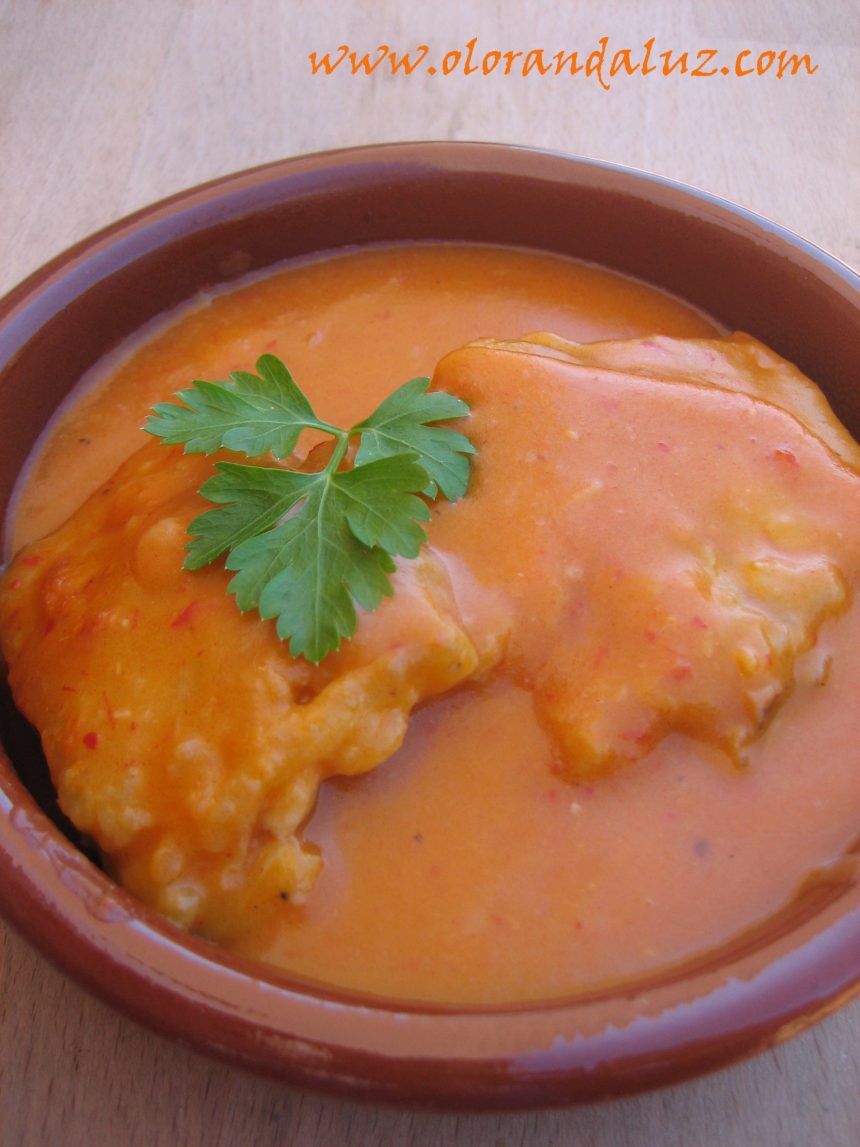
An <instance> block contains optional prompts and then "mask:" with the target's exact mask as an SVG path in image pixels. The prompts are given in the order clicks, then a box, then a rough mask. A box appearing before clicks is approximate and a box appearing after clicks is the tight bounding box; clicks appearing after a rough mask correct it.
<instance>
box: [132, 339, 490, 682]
mask: <svg viewBox="0 0 860 1147" xmlns="http://www.w3.org/2000/svg"><path fill="white" fill-rule="evenodd" d="M429 386H430V380H429V379H427V378H413V379H411V380H410V381H409V382H406V383H404V384H403V386H401V387H399V388H398V389H397V390H395V391H394V392H393V393H392V394H390V395H389V396H388V397H387V398H386V399H385V400H384V401H383V402H382V403H381V404H380V405H379V406H378V407H377V408H376V410H374V412H373V413H372V414H371V415H370V416H369V417H368V418H365V419H364V420H363V421H362V422H358V423H356V425H355V426H352V427H350V429H348V430H342V429H340V428H339V427H337V426H333V425H331V424H330V423H328V422H324V421H322V420H321V419H319V418H318V417H317V416H316V414H315V413H314V410H313V408H312V406H311V404H310V402H309V401H308V399H307V397H306V396H305V395H304V393H303V392H302V390H301V389H300V388H299V386H298V385H297V384H296V382H295V380H294V379H293V377H292V375H291V374H290V372H289V371H288V370H287V368H286V366H284V364H283V363H282V362H281V361H280V359H278V358H276V357H275V356H274V355H271V354H266V355H263V356H262V357H261V358H260V359H258V361H257V374H251V373H250V372H248V371H234V372H233V373H232V374H231V375H230V379H229V381H226V382H206V381H203V380H197V381H195V382H193V383H192V384H191V386H190V387H188V388H187V389H184V390H181V391H179V393H178V394H177V395H176V397H177V398H178V399H179V402H178V403H176V402H161V403H158V404H157V405H156V406H154V407H153V412H152V414H151V415H150V417H149V418H148V419H147V422H146V425H145V427H144V429H145V430H147V431H148V432H149V433H150V434H154V435H155V436H157V437H158V438H161V439H162V440H163V441H164V442H165V443H167V444H170V445H182V446H184V448H185V452H186V453H192V454H212V453H214V452H215V451H216V450H222V449H223V450H230V451H234V452H236V453H239V454H244V455H245V456H246V457H248V458H260V457H262V456H265V455H271V456H272V457H273V458H274V459H276V460H278V459H283V458H287V457H288V456H289V455H290V454H291V453H292V452H293V451H294V450H295V448H296V445H297V444H298V441H299V438H300V436H301V434H302V432H303V431H305V430H313V431H317V432H322V433H324V434H326V435H330V436H331V437H332V438H333V439H334V443H333V449H332V451H331V455H330V457H329V459H328V461H327V463H326V464H325V466H324V467H323V469H321V470H319V471H316V472H312V473H307V472H305V471H302V470H288V469H284V468H282V467H274V466H264V465H259V464H254V465H244V464H241V463H236V462H218V463H216V464H215V469H216V470H217V474H216V475H215V476H214V477H213V478H211V479H210V480H209V481H208V482H206V483H205V484H204V485H203V486H202V487H201V489H200V493H201V494H202V495H203V496H204V497H205V498H207V499H208V500H209V501H211V502H214V503H215V504H216V506H217V508H216V509H213V510H208V511H206V513H204V514H201V515H200V516H199V517H197V518H195V519H194V520H193V521H192V522H191V523H190V525H189V527H188V533H189V535H191V541H190V542H189V544H188V547H187V551H188V553H187V557H186V559H185V568H186V569H191V570H196V569H200V568H202V567H203V566H206V565H208V564H209V563H210V562H213V561H215V559H216V558H218V557H220V556H221V555H222V554H224V553H228V557H227V560H226V567H227V569H229V570H232V571H234V573H235V576H234V577H233V578H232V580H231V581H230V584H229V587H228V588H229V590H230V592H231V593H232V594H233V595H234V596H235V598H236V602H237V604H238V606H239V608H240V609H241V610H243V611H246V610H251V609H257V610H258V611H259V613H260V615H261V617H263V618H267V619H268V618H276V619H277V632H278V636H279V637H280V638H281V639H282V640H289V642H290V653H291V654H292V655H293V656H294V657H298V656H304V657H305V658H307V660H309V661H313V662H319V661H321V660H322V659H323V658H324V657H325V656H326V654H327V653H330V652H331V651H332V650H335V649H337V648H338V646H339V645H340V643H341V641H342V640H343V639H344V638H346V637H351V636H352V635H353V633H354V632H355V629H356V626H357V624H358V621H357V616H356V610H355V606H356V604H357V605H359V606H361V607H362V608H364V609H366V610H373V609H376V608H377V606H378V605H379V603H380V602H381V600H382V598H383V597H386V596H389V595H390V594H391V593H392V592H393V591H392V587H391V581H390V575H391V574H392V573H393V572H394V569H395V561H394V559H395V557H398V556H400V557H405V558H414V557H416V556H417V554H418V551H419V549H420V548H421V546H422V544H423V543H424V542H425V541H426V540H427V535H426V533H425V532H424V529H423V527H422V525H421V523H422V522H426V521H428V520H429V518H430V510H429V508H428V506H427V501H426V500H425V499H430V500H433V499H435V498H437V497H438V496H440V495H441V496H443V497H445V498H447V499H448V500H450V501H455V500H456V499H457V498H461V497H462V496H463V495H464V494H465V492H466V489H467V486H468V483H469V455H470V454H474V453H475V448H474V446H473V445H472V443H471V442H470V441H469V439H468V438H467V437H466V436H465V435H463V434H461V433H460V432H459V431H457V430H453V429H452V428H451V427H448V426H440V425H438V424H439V423H440V422H447V421H450V420H452V419H458V418H463V417H464V416H465V415H466V414H468V412H469V407H468V405H467V404H466V403H465V402H463V400H462V399H460V398H457V397H455V396H454V395H451V394H446V393H444V392H442V391H430V390H429V389H428V388H429ZM356 439H357V443H358V448H357V450H356V451H355V455H354V460H353V465H352V467H351V468H348V469H342V468H341V465H342V463H343V461H344V459H345V458H346V457H347V451H348V449H349V447H350V444H351V443H352V442H353V441H354V440H356ZM422 495H423V497H422Z"/></svg>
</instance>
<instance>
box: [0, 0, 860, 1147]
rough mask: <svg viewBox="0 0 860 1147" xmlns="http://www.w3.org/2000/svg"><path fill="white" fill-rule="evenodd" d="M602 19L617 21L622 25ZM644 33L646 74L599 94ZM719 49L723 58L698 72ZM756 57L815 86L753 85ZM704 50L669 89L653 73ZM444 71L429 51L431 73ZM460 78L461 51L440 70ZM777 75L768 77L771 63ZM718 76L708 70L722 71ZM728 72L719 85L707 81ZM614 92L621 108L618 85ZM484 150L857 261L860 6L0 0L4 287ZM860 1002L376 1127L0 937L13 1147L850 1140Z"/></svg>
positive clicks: (0, 1097)
mask: <svg viewBox="0 0 860 1147" xmlns="http://www.w3.org/2000/svg"><path fill="white" fill-rule="evenodd" d="M610 9H611V12H610V11H609V10H610ZM473 37H477V40H476V43H475V45H474V48H473V52H476V53H477V56H473V60H474V59H478V60H480V59H481V58H483V55H484V54H485V53H487V52H490V51H492V50H494V49H497V50H500V51H502V52H504V51H518V50H520V51H523V52H527V51H528V50H529V49H532V48H537V47H542V48H543V49H544V52H545V53H546V55H547V56H552V55H553V54H554V53H555V52H558V51H561V50H563V51H565V52H569V51H572V50H573V49H578V51H579V52H580V55H581V58H582V59H585V58H586V57H587V55H588V53H590V52H592V51H594V50H596V49H599V47H600V41H601V38H602V37H608V41H607V44H606V49H605V51H606V56H605V64H604V68H603V70H602V71H601V70H598V69H597V68H596V64H595V65H594V66H593V68H592V73H591V74H590V75H586V74H585V73H582V74H579V75H577V76H553V75H545V76H542V75H540V74H539V73H537V72H536V71H533V72H532V73H531V74H528V75H522V74H516V73H515V69H514V70H512V73H511V74H510V75H504V74H503V73H502V72H501V71H499V70H498V68H497V70H496V71H495V72H493V73H491V74H490V75H484V74H483V73H482V72H480V71H479V72H478V73H473V74H470V75H464V74H463V73H462V70H458V71H455V72H452V74H449V75H443V74H442V73H441V69H440V70H439V72H437V74H436V75H435V76H430V75H426V74H425V75H420V74H418V73H415V74H413V75H411V76H405V75H402V74H400V75H397V76H391V75H383V74H380V72H379V71H377V72H376V73H374V74H373V75H372V76H353V75H350V74H348V72H347V71H346V70H336V71H335V72H334V73H333V74H331V75H329V76H326V75H322V74H318V75H314V74H313V73H312V70H311V66H310V62H309V58H308V57H309V54H310V53H311V52H314V51H316V52H317V53H321V52H323V51H326V50H334V49H337V48H338V46H339V45H341V44H347V45H349V46H350V47H351V48H355V49H357V50H359V51H363V50H368V49H370V50H375V49H376V46H377V45H378V44H380V43H387V44H389V45H390V46H391V47H392V48H394V49H395V50H398V51H402V50H405V49H409V48H412V49H414V48H416V47H417V46H418V45H419V44H421V43H426V44H428V45H429V46H430V49H431V52H432V54H433V58H435V59H437V60H440V61H441V59H442V57H443V56H444V55H445V53H446V52H448V51H450V50H455V49H459V50H461V51H465V46H466V45H467V43H468V42H469V41H470V40H471V39H472V38H473ZM652 38H653V44H652V60H653V61H654V62H655V63H656V64H657V65H658V66H657V69H656V70H655V71H654V72H651V73H649V74H648V75H642V74H641V73H639V72H637V73H636V74H634V75H627V74H625V72H624V69H623V66H621V70H616V74H615V75H614V76H610V75H609V74H608V73H609V62H610V59H611V57H612V56H613V55H614V53H616V52H617V51H620V50H623V49H624V48H628V49H630V51H631V55H630V57H629V59H630V60H631V62H635V61H636V60H639V59H641V57H642V54H643V51H644V49H643V45H644V44H645V43H646V42H647V41H649V40H651V39H652ZM706 49H717V50H718V51H719V56H716V57H710V58H708V57H707V56H699V57H698V58H697V56H696V54H697V53H698V52H699V51H704V50H706ZM747 49H748V50H749V53H750V54H749V55H745V56H742V57H741V70H743V69H744V68H745V67H749V66H750V64H751V63H752V64H753V65H754V62H755V61H756V59H758V58H759V56H760V54H761V53H762V52H767V51H771V50H772V51H775V52H777V53H778V52H780V51H781V50H783V49H788V50H789V51H791V52H796V53H808V55H809V58H810V61H811V64H812V66H813V67H814V69H815V70H814V71H813V72H812V74H807V73H806V70H805V69H802V70H801V72H800V73H799V74H797V75H793V76H792V75H790V74H786V75H783V77H782V78H781V79H780V78H777V76H776V75H775V73H774V70H773V68H774V66H775V65H772V67H771V70H770V71H768V72H766V73H765V74H763V75H758V74H757V73H756V72H753V73H752V74H751V75H742V76H739V75H736V74H735V71H734V61H735V58H736V57H737V55H738V53H740V52H743V51H745V50H747ZM685 50H686V51H687V52H688V72H687V74H686V75H682V74H680V68H679V69H678V70H676V72H675V73H674V74H672V75H663V74H662V60H661V58H660V53H663V52H666V51H670V52H672V53H673V58H674V59H675V60H677V59H678V57H679V56H680V53H681V52H683V51H685ZM429 58H430V57H428V59H429ZM451 59H452V60H453V57H452V58H451ZM763 59H764V62H765V63H766V61H767V60H768V59H769V57H767V56H765V57H764V58H763ZM714 61H715V62H714ZM724 64H726V65H727V66H729V65H730V66H729V74H728V75H724V74H722V72H721V71H720V70H718V71H717V73H716V74H715V75H702V76H693V75H692V74H691V71H692V69H693V68H694V67H698V69H699V70H700V71H709V70H710V69H712V68H714V67H716V68H718V69H719V68H721V67H722V65H724ZM607 89H608V90H607ZM398 139H462V140H466V139H481V140H495V141H504V142H514V143H520V144H530V145H535V146H539V147H549V148H553V149H557V150H561V151H567V152H576V153H580V154H584V155H588V156H592V157H596V158H600V159H606V160H611V161H615V162H618V163H623V164H628V165H630V166H634V167H640V168H645V169H647V170H650V171H655V172H659V173H660V174H664V175H667V176H671V177H673V178H675V179H678V180H681V181H684V182H688V183H692V184H695V185H697V186H699V187H704V188H706V189H708V190H710V191H712V192H715V193H717V194H719V195H723V196H726V197H727V198H729V199H733V200H735V201H737V202H740V203H742V204H744V205H746V206H747V207H751V208H753V209H754V210H756V211H759V212H761V213H762V214H764V215H767V216H769V217H771V218H773V219H775V220H777V221H779V222H780V223H782V224H785V225H787V226H788V227H790V228H792V229H794V230H796V231H799V232H801V233H802V234H804V235H806V236H807V237H808V238H810V239H812V240H813V241H815V242H816V243H819V244H820V245H822V246H823V247H825V248H827V249H829V250H830V251H832V252H833V253H835V254H836V255H838V256H839V257H841V258H842V259H844V260H845V261H846V262H848V263H851V264H853V265H854V266H857V265H860V222H858V209H860V6H858V4H857V0H829V2H828V3H827V4H822V3H820V2H815V0H759V2H758V3H756V4H755V5H753V4H750V3H748V2H747V0H723V2H722V3H721V4H719V5H714V4H706V3H704V2H698V0H642V2H639V0H617V2H616V3H613V4H611V5H610V4H606V3H603V2H602V0H581V2H579V3H576V4H563V3H557V4H554V5H549V4H546V3H541V2H539V0H487V2H485V3H479V2H472V3H467V4H463V5H460V4H457V3H455V2H453V0H435V2H434V3H428V4H425V5H415V4H411V3H405V2H403V3H401V2H398V0H383V2H377V3H375V4H370V3H362V2H361V0H318V2H314V0H145V2H140V3H132V2H130V0H126V2H123V0H0V157H2V163H0V251H2V259H0V292H3V291H5V290H7V289H8V288H10V287H12V286H13V285H14V284H15V283H16V282H18V281H19V280H20V279H22V278H23V277H24V276H25V275H26V274H28V273H29V272H30V271H32V270H34V269H35V268H36V267H37V266H39V264H40V263H42V262H43V261H44V260H45V259H46V258H48V257H50V256H52V255H54V254H56V253H57V252H59V251H60V250H62V249H63V248H64V247H66V246H68V245H69V244H71V243H72V242H74V241H75V240H77V239H79V238H82V237H83V236H84V235H86V234H87V233H89V232H91V231H93V230H95V229H96V228H99V227H101V226H103V225H105V224H107V223H109V222H111V221H112V220H114V219H116V218H118V217H119V216H122V215H124V214H126V213H128V212H129V211H131V210H133V209H135V208H137V207H140V206H143V205H144V204H146V203H148V202H150V201H152V200H155V199H158V198H160V197H162V196H165V195H167V194H170V193H172V192H174V191H179V190H181V189H182V188H185V187H189V186H191V185H193V184H195V183H198V182H200V181H202V180H206V179H210V178H212V177H214V176H217V175H220V174H222V173H225V172H229V171H233V170H238V169H240V168H243V167H248V166H251V165H254V164H259V163H263V162H266V161H268V160H274V159H278V158H282V157H284V156H288V155H294V154H299V153H302V152H308V151H315V150H321V149H325V148H331V147H338V146H344V145H351V144H361V143H372V142H379V141H387V140H398ZM858 1076H860V1002H858V1003H855V1004H853V1005H851V1006H849V1007H847V1008H845V1009H844V1010H843V1011H841V1012H840V1013H838V1014H837V1015H836V1016H834V1017H832V1018H831V1019H829V1020H828V1021H826V1022H824V1023H822V1024H820V1025H818V1026H817V1027H816V1028H814V1029H813V1030H811V1031H809V1032H807V1033H806V1034H804V1035H801V1036H799V1037H797V1038H796V1039H794V1040H793V1041H792V1042H790V1043H788V1044H786V1045H784V1046H782V1047H780V1048H778V1049H776V1050H774V1051H773V1052H770V1053H768V1054H765V1055H762V1056H760V1057H758V1058H757V1059H755V1060H753V1061H751V1062H749V1063H746V1064H743V1065H740V1066H736V1067H734V1068H731V1069H729V1070H725V1071H723V1072H720V1073H718V1074H716V1075H714V1076H711V1077H708V1078H705V1079H701V1080H699V1081H695V1082H692V1083H688V1084H685V1085H683V1086H678V1087H675V1088H672V1089H669V1090H666V1091H663V1092H659V1093H654V1094H650V1095H644V1096H639V1097H636V1098H631V1099H627V1100H623V1101H619V1102H615V1103H611V1104H607V1105H603V1106H592V1107H585V1108H580V1109H577V1110H571V1111H562V1112H531V1113H523V1114H512V1115H510V1114H509V1115H487V1114H477V1115H454V1114H430V1113H426V1112H419V1113H414V1112H409V1111H398V1110H388V1109H382V1108H375V1107H367V1106H360V1105H357V1104H352V1103H350V1102H346V1101H343V1100H334V1099H328V1098H325V1097H319V1096H316V1095H310V1094H303V1093H301V1092H298V1091H294V1090H291V1089H288V1088H286V1087H283V1086H280V1085H278V1084H276V1083H272V1082H269V1081H266V1080H262V1079H257V1078H254V1077H251V1076H248V1075H245V1074H243V1073H241V1072H239V1071H235V1070H232V1069H230V1068H228V1067H225V1066H223V1065H220V1064H216V1063H212V1062H209V1061H208V1060H207V1059H205V1058H203V1057H201V1056H199V1055H197V1054H196V1053H193V1052H190V1051H187V1050H185V1049H184V1048H182V1047H179V1046H176V1045H174V1044H172V1043H169V1042H167V1041H165V1040H163V1039H161V1038H159V1037H157V1036H154V1035H151V1034H150V1033H149V1032H147V1031H143V1030H141V1029H140V1028H138V1027H137V1026H135V1025H134V1024H133V1023H131V1022H130V1021H128V1020H126V1019H125V1018H123V1017H122V1016H120V1015H117V1014H115V1013H114V1012H113V1011H111V1010H110V1009H109V1008H108V1007H106V1006H104V1005H103V1004H102V1003H100V1002H99V1001H97V1000H95V999H92V998H91V997H90V996H89V995H87V994H86V993H85V992H83V991H81V990H80V989H78V988H77V987H76V986H75V985H73V984H71V983H69V982H68V981H66V979H65V978H64V977H63V976H62V975H61V974H60V973H59V972H57V971H56V970H55V969H54V968H53V967H52V966H50V965H49V964H48V963H47V962H46V961H45V960H44V959H42V958H41V957H40V956H39V955H37V954H36V953H35V952H33V951H32V950H31V949H30V948H29V947H28V946H27V944H25V943H24V942H23V941H22V940H21V939H20V938H19V937H18V936H17V935H16V934H15V933H13V932H11V931H9V930H8V929H6V928H5V927H2V926H0V1144H2V1145H3V1147H12V1145H15V1147H18V1145H25V1147H29V1145H42V1144H47V1145H52V1147H53V1145H54V1144H63V1145H66V1144H69V1145H72V1144H83V1143H114V1142H119V1143H121V1144H123V1147H144V1145H145V1147H152V1145H159V1144H182V1145H186V1144H187V1145H197V1144H200V1145H204V1144H205V1145H206V1147H219V1145H225V1144H231V1145H233V1144H238V1145H243V1144H253V1145H254V1147H268V1145H270V1144H282V1143H290V1144H311V1143H313V1144H331V1145H355V1144H362V1145H363V1144H368V1145H376V1144H409V1145H412V1144H420V1145H421V1147H432V1145H437V1144H438V1145H442V1144H446V1145H449V1144H483V1145H488V1147H502V1145H504V1147H512V1145H514V1144H520V1143H523V1144H525V1143H528V1144H530V1145H532V1147H543V1145H547V1144H563V1143H573V1142H576V1143H578V1144H600V1145H606V1144H613V1145H616V1144H617V1145H619V1147H625V1145H632V1144H649V1145H651V1144H658V1145H672V1144H679V1145H681V1144H683V1145H684V1147H691V1145H702V1147H704V1145H715V1147H716V1145H717V1144H719V1145H720V1147H724V1145H727V1144H732V1145H735V1147H747V1145H749V1147H753V1145H755V1147H769V1145H780V1147H787V1145H797V1147H801V1145H805V1144H816V1145H825V1147H830V1145H841V1144H845V1145H848V1144H851V1145H855V1144H856V1143H857V1142H858V1137H860V1129H858V1128H860V1088H858Z"/></svg>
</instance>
